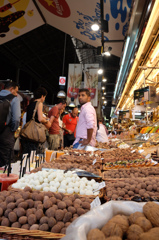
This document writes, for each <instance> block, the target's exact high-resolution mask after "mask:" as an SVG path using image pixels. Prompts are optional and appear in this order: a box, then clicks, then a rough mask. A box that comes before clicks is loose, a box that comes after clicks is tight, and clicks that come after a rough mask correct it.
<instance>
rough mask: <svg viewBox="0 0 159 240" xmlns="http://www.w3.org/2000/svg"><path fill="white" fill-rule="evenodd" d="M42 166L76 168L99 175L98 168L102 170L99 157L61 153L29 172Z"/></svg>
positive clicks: (40, 168)
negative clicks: (94, 161) (49, 161)
mask: <svg viewBox="0 0 159 240" xmlns="http://www.w3.org/2000/svg"><path fill="white" fill-rule="evenodd" d="M95 159H96V160H97V162H96V163H95V164H94V165H93V160H95ZM42 168H54V169H62V170H67V169H70V168H78V169H82V170H85V171H88V172H91V173H94V174H97V175H99V171H98V170H102V160H101V159H100V158H99V157H94V156H89V155H88V156H70V155H62V156H60V158H58V159H55V160H54V161H53V162H51V163H47V162H45V163H42V164H41V165H40V167H38V168H35V169H34V170H32V171H31V172H34V173H35V172H38V171H41V170H42Z"/></svg>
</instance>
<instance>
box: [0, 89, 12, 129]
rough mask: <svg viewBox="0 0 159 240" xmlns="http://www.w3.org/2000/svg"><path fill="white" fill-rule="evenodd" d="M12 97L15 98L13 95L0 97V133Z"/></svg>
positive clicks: (3, 126)
mask: <svg viewBox="0 0 159 240" xmlns="http://www.w3.org/2000/svg"><path fill="white" fill-rule="evenodd" d="M14 97H15V96H14V95H13V94H9V95H7V96H0V133H2V131H3V130H4V128H5V126H6V121H7V116H8V113H9V107H10V102H11V100H12V99H13V98H14Z"/></svg>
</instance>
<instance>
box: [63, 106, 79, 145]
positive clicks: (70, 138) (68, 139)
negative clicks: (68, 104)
mask: <svg viewBox="0 0 159 240" xmlns="http://www.w3.org/2000/svg"><path fill="white" fill-rule="evenodd" d="M77 115H78V108H77V107H74V108H73V110H72V112H71V113H69V114H67V115H65V116H64V117H63V119H62V121H63V123H64V124H65V126H66V127H65V128H64V130H65V132H64V147H69V146H70V145H72V144H73V142H74V141H75V136H76V135H75V130H76V126H77V122H78V117H77Z"/></svg>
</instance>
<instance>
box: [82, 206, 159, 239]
mask: <svg viewBox="0 0 159 240" xmlns="http://www.w3.org/2000/svg"><path fill="white" fill-rule="evenodd" d="M158 214H159V205H158V204H156V203H154V202H148V203H146V204H145V205H144V207H143V213H141V212H135V213H132V214H131V215H130V216H124V215H116V216H114V217H113V218H112V219H110V220H109V221H108V222H107V223H105V225H103V227H102V228H101V229H97V228H95V229H91V230H90V231H89V232H88V234H87V240H95V239H99V240H102V239H104V240H107V239H108V240H122V239H123V240H124V239H127V240H150V239H153V240H158V239H159V227H158V226H159V222H158V216H159V215H158ZM103 234H104V235H103Z"/></svg>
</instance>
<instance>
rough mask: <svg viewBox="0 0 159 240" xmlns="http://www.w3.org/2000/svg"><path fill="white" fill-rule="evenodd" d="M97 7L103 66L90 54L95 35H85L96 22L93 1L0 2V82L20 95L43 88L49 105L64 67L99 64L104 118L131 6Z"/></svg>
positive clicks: (97, 36)
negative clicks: (103, 25) (12, 83)
mask: <svg viewBox="0 0 159 240" xmlns="http://www.w3.org/2000/svg"><path fill="white" fill-rule="evenodd" d="M103 2H104V12H105V14H104V19H106V20H107V21H108V24H109V25H108V26H109V32H108V33H105V34H104V38H105V40H107V42H105V43H104V48H105V49H107V48H108V47H112V51H111V53H112V55H111V57H109V59H108V58H106V57H105V58H104V61H102V57H101V56H99V55H98V54H97V48H96V47H98V46H100V45H101V32H100V31H99V32H97V33H93V32H91V31H90V25H91V23H92V22H93V20H94V19H95V18H97V19H99V18H100V5H99V3H100V1H99V0H98V1H97V0H87V1H84V0H81V1H75V0H67V1H60V0H57V1H55V0H36V1H35V0H33V1H31V0H18V1H16V0H8V1H4V0H3V1H0V17H1V22H0V24H1V27H0V53H1V54H0V64H1V77H0V79H1V80H2V79H13V80H16V79H17V80H18V81H19V84H20V86H21V89H29V90H34V89H35V88H36V87H37V86H38V85H39V84H41V85H44V86H45V87H46V88H47V90H48V93H49V94H48V99H47V101H48V102H49V103H50V104H51V103H54V99H55V96H56V94H57V92H58V90H59V86H58V81H59V76H61V75H62V74H63V75H65V76H68V64H69V63H79V62H80V63H84V64H86V63H99V64H100V65H101V64H102V62H103V65H104V69H105V73H104V75H105V77H106V78H107V83H106V92H107V102H108V103H107V106H106V107H105V113H106V116H107V117H109V115H110V108H111V105H112V96H113V92H114V86H115V82H116V77H117V72H118V70H119V61H120V56H121V52H122V47H123V40H124V37H125V34H126V31H127V29H128V22H129V14H128V13H129V11H130V6H131V2H132V1H131V0H127V1H125V0H120V1H112V0H109V1H105V0H104V1H103ZM61 9H63V10H65V11H63V12H61ZM108 9H109V10H108ZM55 10H56V11H55ZM60 14H63V15H64V16H62V17H61V16H60ZM8 16H9V17H8ZM17 19H18V20H17ZM20 19H21V21H20ZM4 22H5V24H3V23H4ZM111 40H115V41H114V42H113V41H111ZM64 56H65V57H64ZM100 80H101V79H100ZM65 90H66V89H65Z"/></svg>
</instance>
